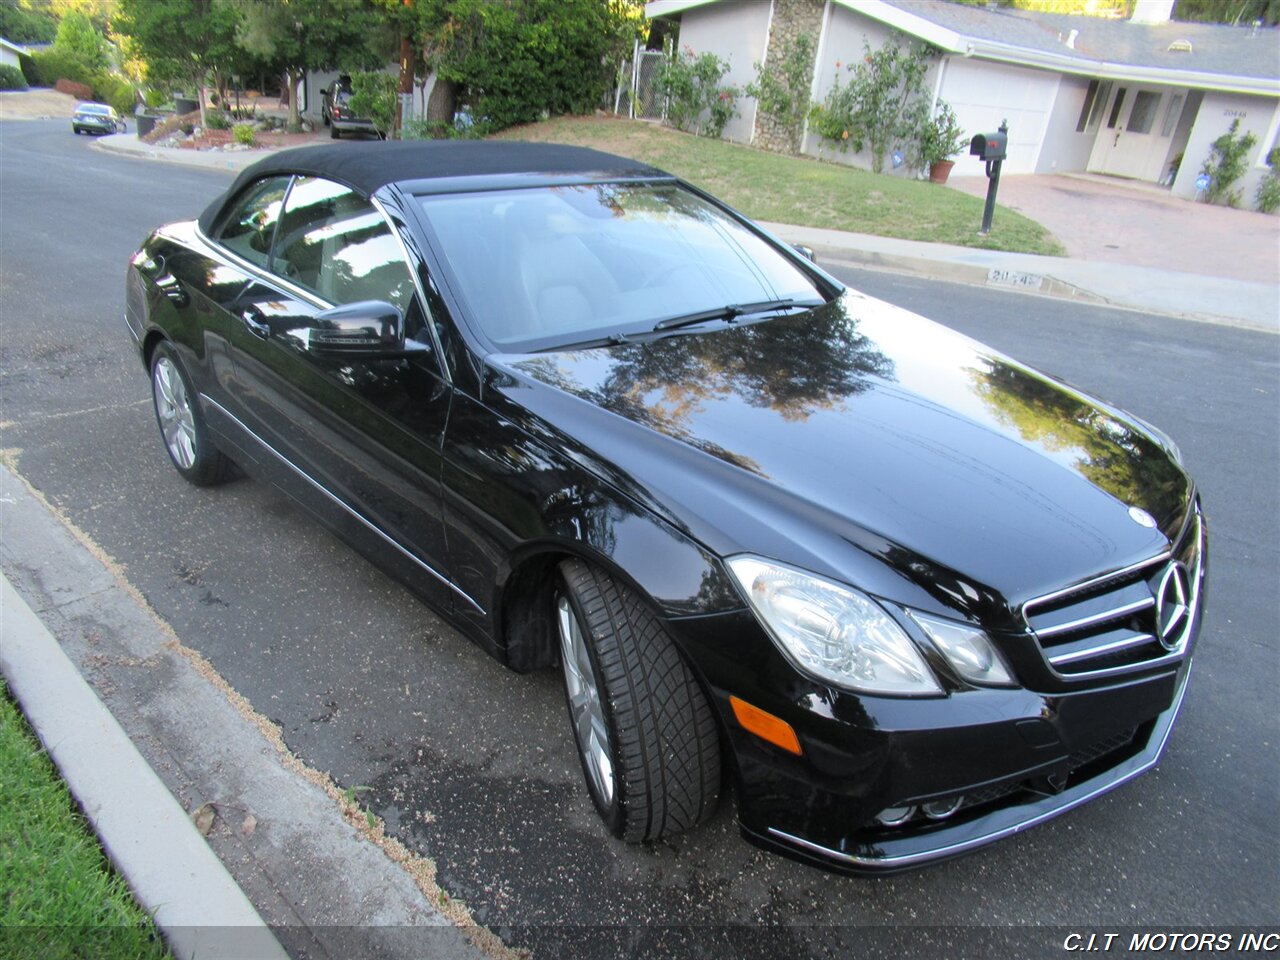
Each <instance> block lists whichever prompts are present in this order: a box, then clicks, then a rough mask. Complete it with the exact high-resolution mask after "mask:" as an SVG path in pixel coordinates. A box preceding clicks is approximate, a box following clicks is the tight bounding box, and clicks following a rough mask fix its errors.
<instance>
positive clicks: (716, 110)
mask: <svg viewBox="0 0 1280 960" xmlns="http://www.w3.org/2000/svg"><path fill="white" fill-rule="evenodd" d="M728 71H729V64H728V63H726V62H725V61H724V60H721V59H720V58H719V57H717V56H716V55H715V54H714V53H698V54H695V53H694V52H693V49H692V48H691V47H688V46H686V47H685V48H684V49H683V50H679V51H676V50H674V49H670V48H669V49H668V50H667V55H666V56H665V57H664V58H663V60H662V65H661V66H660V67H658V71H657V73H656V75H655V76H654V89H655V90H657V91H658V93H660V94H661V95H662V96H663V97H665V98H666V103H667V122H668V123H670V124H671V125H672V126H673V127H675V128H677V129H678V130H687V131H689V132H691V133H702V134H705V135H707V136H709V137H719V136H720V134H722V133H723V132H724V128H725V124H727V123H728V122H729V121H730V120H731V119H733V117H735V116H736V115H737V110H736V109H734V103H735V102H736V100H737V97H738V89H737V88H736V87H734V86H721V85H720V80H721V78H722V77H723V76H724V75H725V74H726V73H728ZM704 113H706V114H707V119H706V121H704V122H700V118H701V116H702V115H703V114H704Z"/></svg>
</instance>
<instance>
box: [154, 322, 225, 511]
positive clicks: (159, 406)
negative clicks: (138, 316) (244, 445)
mask: <svg viewBox="0 0 1280 960" xmlns="http://www.w3.org/2000/svg"><path fill="white" fill-rule="evenodd" d="M151 403H152V406H153V407H154V408H155V413H156V423H157V424H158V425H159V427H160V438H161V439H162V440H163V441H164V448H165V451H166V452H167V453H168V454H169V459H170V461H172V463H173V466H174V469H176V470H177V471H178V473H180V474H181V475H182V477H183V478H184V479H185V480H187V481H188V482H189V483H193V484H195V485H196V486H198V487H207V486H212V485H213V484H216V483H221V482H222V481H224V480H226V479H227V478H228V477H229V476H230V474H231V469H232V468H231V461H230V460H228V459H227V458H226V456H224V455H223V453H222V451H221V450H219V449H218V448H217V446H215V445H214V443H213V440H212V438H211V437H210V436H209V428H208V426H207V425H206V424H205V422H204V415H203V414H202V413H201V412H200V407H199V404H198V403H197V402H196V395H195V391H194V390H193V389H192V387H191V380H190V379H189V378H188V377H187V373H186V371H185V370H183V369H182V363H181V361H180V360H179V359H178V354H177V352H176V351H175V350H174V349H173V347H171V346H170V345H169V344H167V343H160V344H157V345H156V349H155V352H154V353H153V354H152V355H151Z"/></svg>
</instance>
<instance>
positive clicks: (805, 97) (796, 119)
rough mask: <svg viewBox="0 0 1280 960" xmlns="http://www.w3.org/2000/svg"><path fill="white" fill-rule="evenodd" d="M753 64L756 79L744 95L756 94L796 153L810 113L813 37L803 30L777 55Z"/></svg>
mask: <svg viewBox="0 0 1280 960" xmlns="http://www.w3.org/2000/svg"><path fill="white" fill-rule="evenodd" d="M755 66H756V78H755V80H753V81H752V82H751V83H749V84H747V96H749V97H755V98H756V102H757V103H758V104H759V107H760V111H761V113H763V114H765V115H766V116H768V117H771V118H772V119H773V121H774V122H775V123H776V124H778V126H780V127H781V128H782V129H783V130H784V131H786V134H787V139H788V149H789V150H790V151H791V152H792V153H799V152H800V140H801V138H802V137H803V136H804V118H805V116H806V115H807V114H808V112H809V87H810V81H811V79H812V77H813V38H812V37H810V36H809V35H808V34H807V33H802V34H800V35H799V36H798V37H796V39H795V41H794V42H793V43H791V44H789V45H788V46H787V48H786V50H784V51H783V52H782V55H781V56H780V57H778V58H776V59H774V60H772V61H770V62H769V63H763V64H762V63H757V64H756V65H755Z"/></svg>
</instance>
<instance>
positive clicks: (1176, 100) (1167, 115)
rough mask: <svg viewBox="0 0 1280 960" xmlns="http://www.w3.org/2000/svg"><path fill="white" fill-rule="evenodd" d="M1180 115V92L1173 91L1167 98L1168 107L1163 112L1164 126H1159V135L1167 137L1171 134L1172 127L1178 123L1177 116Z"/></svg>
mask: <svg viewBox="0 0 1280 960" xmlns="http://www.w3.org/2000/svg"><path fill="white" fill-rule="evenodd" d="M1181 116H1182V94H1180V93H1175V94H1174V95H1173V96H1172V97H1170V98H1169V109H1168V110H1166V111H1165V112H1164V126H1162V127H1161V128H1160V136H1162V137H1169V136H1172V135H1173V128H1174V127H1176V126H1177V125H1178V118H1179V117H1181Z"/></svg>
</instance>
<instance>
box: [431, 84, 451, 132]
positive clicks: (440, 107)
mask: <svg viewBox="0 0 1280 960" xmlns="http://www.w3.org/2000/svg"><path fill="white" fill-rule="evenodd" d="M457 106H458V85H457V84H456V83H454V82H453V81H452V80H445V79H444V78H443V77H436V85H435V86H434V87H432V88H431V96H429V97H428V98H427V119H428V120H438V121H440V122H441V123H445V124H448V125H452V124H453V113H454V111H455V110H456V109H457Z"/></svg>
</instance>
